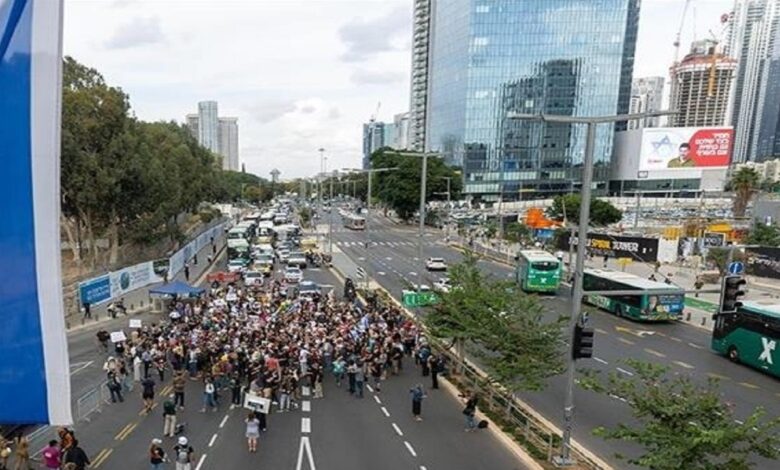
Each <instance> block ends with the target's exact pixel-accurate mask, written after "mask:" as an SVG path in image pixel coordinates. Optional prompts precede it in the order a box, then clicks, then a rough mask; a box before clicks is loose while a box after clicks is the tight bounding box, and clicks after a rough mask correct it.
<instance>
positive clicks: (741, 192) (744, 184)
mask: <svg viewBox="0 0 780 470" xmlns="http://www.w3.org/2000/svg"><path fill="white" fill-rule="evenodd" d="M760 180H761V176H760V175H759V174H758V172H757V171H756V170H754V169H752V168H747V167H744V168H740V169H739V171H737V172H736V173H735V174H734V176H733V177H732V178H731V189H732V190H733V191H734V208H733V210H734V216H735V217H744V216H745V210H747V206H748V204H749V203H750V200H751V199H752V198H753V193H754V192H755V191H756V190H757V189H758V187H759V182H760Z"/></svg>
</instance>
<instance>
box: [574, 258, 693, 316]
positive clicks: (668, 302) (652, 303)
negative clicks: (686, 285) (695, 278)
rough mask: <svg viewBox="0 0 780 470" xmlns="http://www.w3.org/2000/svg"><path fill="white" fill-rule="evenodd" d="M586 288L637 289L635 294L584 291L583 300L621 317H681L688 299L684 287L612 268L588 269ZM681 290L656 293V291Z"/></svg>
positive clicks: (592, 289)
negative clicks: (615, 294) (601, 293)
mask: <svg viewBox="0 0 780 470" xmlns="http://www.w3.org/2000/svg"><path fill="white" fill-rule="evenodd" d="M582 282H583V288H584V290H585V291H586V292H587V291H604V290H606V291H609V290H637V291H638V292H637V294H635V295H618V296H609V297H607V296H604V295H585V296H584V297H583V302H585V303H588V304H591V305H595V306H596V307H599V308H601V309H604V310H607V311H608V312H612V313H614V314H615V315H617V316H619V317H626V318H630V319H632V320H644V321H668V320H678V319H679V318H680V315H682V311H683V306H684V303H685V291H684V290H683V289H682V288H680V287H678V286H675V285H673V284H665V283H663V282H656V281H651V280H649V279H645V278H643V277H639V276H637V275H634V274H630V273H625V272H620V271H612V270H610V269H586V270H585V272H584V276H583V279H582ZM670 289H674V290H679V293H673V294H656V293H653V291H659V290H667V291H668V290H670Z"/></svg>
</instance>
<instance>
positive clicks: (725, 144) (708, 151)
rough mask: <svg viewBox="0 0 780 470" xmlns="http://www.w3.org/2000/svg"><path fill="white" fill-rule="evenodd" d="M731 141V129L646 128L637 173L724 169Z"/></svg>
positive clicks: (728, 157) (729, 153)
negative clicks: (667, 170) (685, 169)
mask: <svg viewBox="0 0 780 470" xmlns="http://www.w3.org/2000/svg"><path fill="white" fill-rule="evenodd" d="M733 140H734V130H733V129H732V128H731V127H659V128H649V129H648V128H645V129H644V132H643V134H642V147H641V154H640V159H639V170H640V171H650V170H666V169H677V168H704V167H707V168H712V167H726V166H728V165H729V162H730V161H731V148H732V145H733Z"/></svg>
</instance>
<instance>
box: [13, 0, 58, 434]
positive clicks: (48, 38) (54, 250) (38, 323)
mask: <svg viewBox="0 0 780 470" xmlns="http://www.w3.org/2000/svg"><path fill="white" fill-rule="evenodd" d="M61 45H62V0H0V162H2V171H0V403H2V404H3V405H2V406H0V423H49V424H69V423H70V422H71V409H70V377H69V368H68V349H67V342H66V337H65V320H64V315H63V300H62V276H61V273H60V227H59V218H60V101H61V100H60V97H61V81H62V78H61V77H62V49H61Z"/></svg>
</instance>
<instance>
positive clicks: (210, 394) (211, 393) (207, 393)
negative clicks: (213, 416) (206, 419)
mask: <svg viewBox="0 0 780 470" xmlns="http://www.w3.org/2000/svg"><path fill="white" fill-rule="evenodd" d="M216 391H217V389H216V387H215V386H214V382H213V381H212V380H211V377H207V378H206V382H205V384H204V385H203V408H202V409H201V410H200V412H201V413H205V412H206V408H211V411H217V400H216V397H215V393H216Z"/></svg>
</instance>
